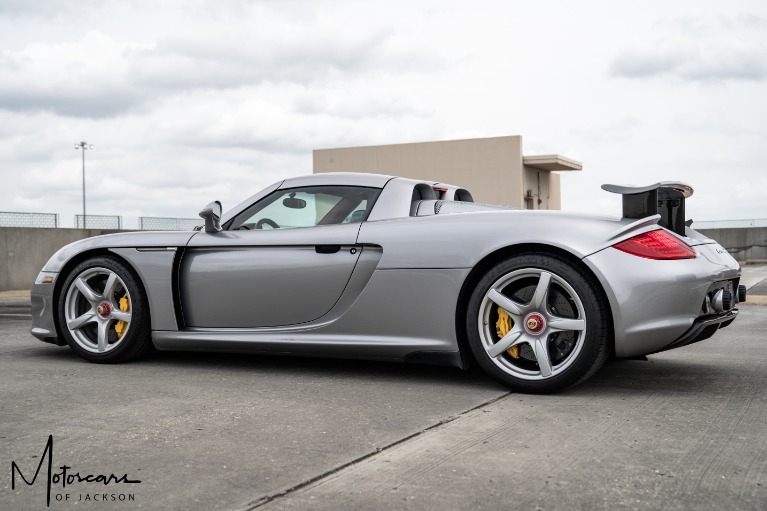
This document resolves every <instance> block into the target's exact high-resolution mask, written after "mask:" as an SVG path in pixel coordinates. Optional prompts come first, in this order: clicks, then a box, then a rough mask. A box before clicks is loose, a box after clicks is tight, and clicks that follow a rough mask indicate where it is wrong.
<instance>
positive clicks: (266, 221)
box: [256, 218, 280, 229]
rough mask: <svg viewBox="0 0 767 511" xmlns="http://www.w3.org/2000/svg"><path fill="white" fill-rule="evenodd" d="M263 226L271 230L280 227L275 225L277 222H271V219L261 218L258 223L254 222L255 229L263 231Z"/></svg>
mask: <svg viewBox="0 0 767 511" xmlns="http://www.w3.org/2000/svg"><path fill="white" fill-rule="evenodd" d="M264 225H268V226H269V227H271V228H272V229H279V228H280V226H279V225H277V222H275V221H274V220H272V219H271V218H262V219H261V220H259V221H258V222H256V229H263V228H264Z"/></svg>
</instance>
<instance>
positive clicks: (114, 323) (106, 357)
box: [58, 256, 152, 363]
mask: <svg viewBox="0 0 767 511" xmlns="http://www.w3.org/2000/svg"><path fill="white" fill-rule="evenodd" d="M58 317H59V325H60V328H61V332H62V334H63V336H64V338H65V339H66V340H67V342H68V344H69V346H70V347H71V348H72V349H73V350H74V351H76V352H77V353H79V354H80V355H81V356H83V357H84V358H86V359H88V360H90V361H91V362H104V363H110V362H124V361H127V360H131V359H133V358H136V357H138V356H140V355H142V354H144V353H145V352H146V351H147V350H149V349H150V348H151V346H152V341H151V335H150V324H149V310H148V307H147V304H146V295H145V293H144V290H143V288H142V286H141V282H140V281H139V279H138V277H137V276H136V275H135V273H134V272H133V271H132V269H130V268H129V267H128V266H127V265H126V264H125V263H123V262H122V261H121V260H119V259H116V258H114V257H109V256H103V257H94V258H91V259H88V260H86V261H83V262H82V263H80V264H79V265H77V266H76V267H75V268H74V269H73V270H72V271H71V272H70V273H69V275H68V277H67V279H66V280H65V281H64V285H63V286H62V290H61V294H60V300H59V310H58Z"/></svg>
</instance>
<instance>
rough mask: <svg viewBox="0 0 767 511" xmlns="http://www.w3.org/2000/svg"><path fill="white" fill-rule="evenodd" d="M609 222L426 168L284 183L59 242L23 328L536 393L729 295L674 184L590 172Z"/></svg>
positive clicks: (100, 350)
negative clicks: (181, 214)
mask: <svg viewBox="0 0 767 511" xmlns="http://www.w3.org/2000/svg"><path fill="white" fill-rule="evenodd" d="M603 188H604V189H605V190H607V191H610V192H615V193H619V194H621V195H623V218H621V219H613V218H600V217H594V216H586V215H576V214H566V213H561V212H555V211H529V210H523V209H514V208H508V207H503V206H495V205H488V204H477V203H474V202H473V200H472V196H471V194H470V193H469V191H468V190H466V189H463V188H460V187H457V186H453V185H448V184H444V183H434V182H431V181H418V180H411V179H404V178H399V177H392V176H382V175H374V174H345V173H339V174H317V175H311V176H306V177H299V178H293V179H286V180H284V181H281V182H279V183H275V184H274V185H272V186H270V187H268V188H266V189H265V190H263V191H261V192H259V193H257V194H256V195H254V196H252V197H251V198H249V199H247V200H246V201H244V202H243V203H241V204H240V205H238V206H236V207H235V208H233V209H232V210H230V211H229V212H227V213H226V214H222V211H221V204H220V203H218V202H214V203H211V204H209V205H208V206H207V207H206V208H205V209H203V211H202V212H201V213H200V216H201V217H202V218H203V219H204V221H205V225H204V228H203V229H201V230H199V231H190V232H134V233H121V234H112V235H107V236H99V237H95V238H89V239H86V240H82V241H78V242H75V243H72V244H70V245H67V246H66V247H64V248H62V249H61V250H59V251H58V252H57V253H56V254H54V255H53V257H51V259H50V260H49V261H48V263H47V264H46V265H45V267H44V268H43V270H42V271H41V272H40V275H39V276H38V278H37V281H36V282H35V285H34V289H33V291H32V306H33V316H34V320H33V322H34V325H33V328H32V333H33V334H34V335H35V336H36V337H38V338H40V339H42V340H44V341H47V342H51V343H54V344H58V345H62V346H63V345H65V344H69V346H70V347H71V348H72V349H73V350H75V351H76V352H77V353H79V354H80V355H82V356H83V357H85V358H86V359H88V360H90V361H93V362H122V361H126V360H130V359H133V358H135V357H138V356H140V355H142V354H144V353H145V352H147V351H148V350H150V349H152V348H156V349H158V350H197V351H228V352H249V353H279V354H293V355H313V356H328V357H343V358H360V359H380V360H399V361H406V362H420V363H432V364H445V365H454V366H458V367H461V368H465V367H467V366H468V365H469V364H471V363H472V362H476V363H477V364H478V365H479V366H480V367H481V368H482V369H483V370H484V371H486V372H487V373H488V374H489V375H491V376H492V377H494V378H496V379H497V380H499V381H501V382H503V383H504V384H506V385H508V386H509V387H511V388H512V389H516V390H520V391H526V392H552V391H556V390H558V389H562V388H565V387H568V386H571V385H574V384H577V383H579V382H581V381H583V380H585V379H586V378H588V377H589V376H591V375H592V374H594V373H595V372H596V371H597V370H598V369H599V368H600V366H601V365H602V364H603V362H604V361H605V360H606V359H607V358H608V357H609V356H611V355H614V356H617V357H634V356H639V355H645V354H648V353H655V352H658V351H663V350H668V349H671V348H677V347H680V346H684V345H687V344H690V343H693V342H697V341H700V340H703V339H706V338H708V337H711V336H712V335H713V334H714V333H715V332H716V331H717V329H719V328H722V327H725V326H727V325H729V324H730V323H731V322H732V321H733V320H734V319H735V317H736V315H737V314H738V310H737V308H736V307H735V304H736V303H737V302H738V301H739V300H744V299H745V288H744V287H743V286H739V278H740V267H739V266H738V263H737V262H736V261H735V260H734V259H733V258H732V257H731V256H730V255H729V254H728V253H727V251H726V250H724V249H723V248H722V247H721V246H719V245H718V244H717V243H716V242H715V241H713V240H711V239H709V238H706V237H705V236H703V235H701V234H700V233H698V232H696V231H694V230H693V229H691V228H690V222H685V220H684V203H685V199H687V198H688V197H690V195H692V188H690V187H689V186H688V185H685V184H684V183H676V182H662V183H657V184H655V185H652V186H646V187H622V186H615V185H605V186H603Z"/></svg>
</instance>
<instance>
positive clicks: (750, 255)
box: [693, 224, 767, 262]
mask: <svg viewBox="0 0 767 511" xmlns="http://www.w3.org/2000/svg"><path fill="white" fill-rule="evenodd" d="M693 228H695V224H693ZM698 232H700V233H701V234H703V235H705V236H708V237H709V238H711V239H714V240H716V241H717V242H718V243H719V244H720V245H722V246H723V247H724V248H726V249H727V250H728V251H729V252H730V254H731V255H732V257H734V258H735V259H736V260H738V261H740V262H765V261H767V227H748V228H741V229H736V228H728V229H699V230H698Z"/></svg>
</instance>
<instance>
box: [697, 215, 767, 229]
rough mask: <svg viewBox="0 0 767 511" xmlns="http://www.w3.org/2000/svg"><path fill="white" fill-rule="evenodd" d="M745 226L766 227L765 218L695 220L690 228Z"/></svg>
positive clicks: (735, 227)
mask: <svg viewBox="0 0 767 511" xmlns="http://www.w3.org/2000/svg"><path fill="white" fill-rule="evenodd" d="M746 227H767V218H755V219H754V218H751V219H748V220H703V221H699V220H695V221H693V223H692V228H693V229H695V230H698V229H740V228H746Z"/></svg>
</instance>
